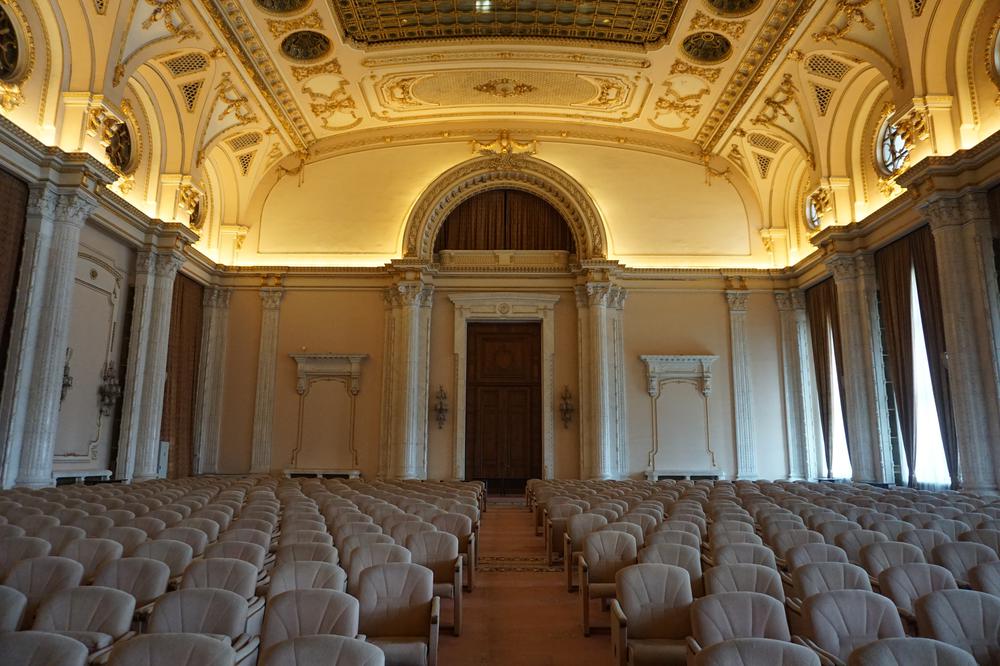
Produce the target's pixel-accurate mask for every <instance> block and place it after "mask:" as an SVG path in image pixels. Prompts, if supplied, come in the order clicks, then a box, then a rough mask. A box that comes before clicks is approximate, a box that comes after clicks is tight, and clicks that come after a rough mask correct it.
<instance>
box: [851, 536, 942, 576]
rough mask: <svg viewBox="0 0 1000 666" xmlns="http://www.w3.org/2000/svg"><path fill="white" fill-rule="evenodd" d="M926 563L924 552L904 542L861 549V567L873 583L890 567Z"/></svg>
mask: <svg viewBox="0 0 1000 666" xmlns="http://www.w3.org/2000/svg"><path fill="white" fill-rule="evenodd" d="M925 561H926V560H925V559H924V553H923V551H921V550H920V549H919V548H917V547H916V546H914V545H913V544H909V543H903V542H902V541H883V542H878V543H872V544H868V545H867V546H865V547H864V548H862V549H861V565H862V566H863V567H864V568H865V571H867V572H868V575H869V577H871V579H872V581H873V582H875V581H876V579H877V578H878V575H879V574H880V573H882V572H883V571H885V570H886V569H888V568H889V567H894V566H896V565H899V564H913V563H918V564H919V563H923V562H925Z"/></svg>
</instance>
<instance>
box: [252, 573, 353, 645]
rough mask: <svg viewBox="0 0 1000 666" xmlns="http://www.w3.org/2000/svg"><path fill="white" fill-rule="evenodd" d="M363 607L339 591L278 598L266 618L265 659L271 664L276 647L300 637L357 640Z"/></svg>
mask: <svg viewBox="0 0 1000 666" xmlns="http://www.w3.org/2000/svg"><path fill="white" fill-rule="evenodd" d="M359 608H360V606H359V604H358V600H357V599H355V598H354V597H352V596H350V595H348V594H345V593H343V592H337V591H336V590H290V591H288V592H283V593H281V594H279V595H277V596H274V597H272V598H271V600H270V601H269V602H268V607H267V613H266V614H265V616H264V628H263V631H262V632H261V637H260V640H261V643H260V652H261V657H263V659H264V661H267V660H268V659H269V658H270V657H269V652H270V651H271V649H272V648H273V647H274V646H276V645H278V644H279V643H281V642H282V641H287V640H291V639H294V638H299V637H300V636H314V635H322V634H335V635H338V636H347V637H349V638H355V637H356V636H357V635H358V618H359Z"/></svg>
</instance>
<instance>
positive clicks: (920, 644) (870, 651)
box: [847, 638, 976, 666]
mask: <svg viewBox="0 0 1000 666" xmlns="http://www.w3.org/2000/svg"><path fill="white" fill-rule="evenodd" d="M914 664H920V666H976V660H975V659H974V658H973V656H972V655H971V654H969V653H968V652H966V651H964V650H962V649H960V648H957V647H954V646H952V645H948V644H947V643H942V642H941V641H936V640H934V639H931V638H885V639H882V640H880V641H875V642H874V643H869V644H868V645H865V646H862V647H859V648H858V649H857V650H855V651H854V652H852V653H851V656H850V658H849V659H848V660H847V666H913V665H914Z"/></svg>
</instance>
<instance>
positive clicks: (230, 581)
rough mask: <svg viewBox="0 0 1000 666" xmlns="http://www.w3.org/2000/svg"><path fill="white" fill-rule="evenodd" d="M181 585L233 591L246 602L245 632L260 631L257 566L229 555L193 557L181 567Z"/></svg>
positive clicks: (254, 633) (261, 603)
mask: <svg viewBox="0 0 1000 666" xmlns="http://www.w3.org/2000/svg"><path fill="white" fill-rule="evenodd" d="M180 588H181V589H182V590H186V589H190V588H196V589H212V588H214V589H219V590H229V591H230V592H235V593H236V594H238V595H240V596H241V597H243V598H244V599H246V601H247V624H246V629H245V631H246V633H248V634H250V635H251V636H257V635H258V634H260V626H261V623H262V622H263V619H264V599H262V598H261V597H258V596H257V594H256V590H257V568H256V567H254V565H252V564H250V563H249V562H244V561H243V560H237V559H235V558H228V557H213V558H209V559H199V560H194V561H192V562H191V564H189V565H188V568H187V569H185V570H184V575H183V577H182V578H181V584H180Z"/></svg>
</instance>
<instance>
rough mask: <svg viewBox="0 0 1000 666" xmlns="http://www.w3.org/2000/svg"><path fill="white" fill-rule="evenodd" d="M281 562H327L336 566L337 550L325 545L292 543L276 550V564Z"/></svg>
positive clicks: (338, 560)
mask: <svg viewBox="0 0 1000 666" xmlns="http://www.w3.org/2000/svg"><path fill="white" fill-rule="evenodd" d="M283 562H328V563H330V564H338V563H339V562H340V559H339V557H338V552H337V549H336V548H334V547H333V546H328V545H326V544H325V543H293V544H291V545H289V546H282V547H281V548H279V549H278V557H277V563H278V564H281V563H283Z"/></svg>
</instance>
